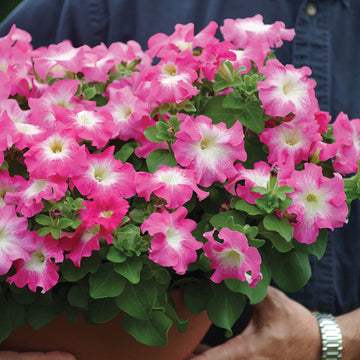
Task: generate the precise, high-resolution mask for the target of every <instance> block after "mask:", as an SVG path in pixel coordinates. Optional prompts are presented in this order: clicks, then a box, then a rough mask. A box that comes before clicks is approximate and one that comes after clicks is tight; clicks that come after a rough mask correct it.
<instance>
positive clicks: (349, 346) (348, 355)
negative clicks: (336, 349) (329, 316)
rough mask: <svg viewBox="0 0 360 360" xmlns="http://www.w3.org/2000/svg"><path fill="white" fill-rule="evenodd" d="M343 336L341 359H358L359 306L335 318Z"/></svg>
mask: <svg viewBox="0 0 360 360" xmlns="http://www.w3.org/2000/svg"><path fill="white" fill-rule="evenodd" d="M336 320H337V322H338V324H339V326H340V329H341V334H342V338H343V356H342V358H341V359H342V360H358V359H360V308H359V309H356V310H354V311H352V312H350V313H347V314H345V315H341V316H338V317H337V318H336Z"/></svg>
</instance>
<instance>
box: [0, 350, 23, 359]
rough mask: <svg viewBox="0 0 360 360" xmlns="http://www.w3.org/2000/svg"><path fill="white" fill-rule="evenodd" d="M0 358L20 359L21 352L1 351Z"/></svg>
mask: <svg viewBox="0 0 360 360" xmlns="http://www.w3.org/2000/svg"><path fill="white" fill-rule="evenodd" d="M0 360H19V353H17V352H15V351H0Z"/></svg>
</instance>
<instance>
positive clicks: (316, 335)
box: [0, 0, 360, 360]
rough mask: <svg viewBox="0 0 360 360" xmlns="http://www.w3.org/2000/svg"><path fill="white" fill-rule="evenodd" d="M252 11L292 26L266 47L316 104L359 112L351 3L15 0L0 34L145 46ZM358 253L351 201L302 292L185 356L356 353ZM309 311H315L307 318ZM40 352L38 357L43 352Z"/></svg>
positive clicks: (355, 15) (36, 42)
mask: <svg viewBox="0 0 360 360" xmlns="http://www.w3.org/2000/svg"><path fill="white" fill-rule="evenodd" d="M256 14H261V15H263V18H264V23H265V24H270V23H274V22H275V21H283V22H284V23H285V24H286V27H287V28H295V32H296V36H295V39H294V41H292V42H291V43H285V44H284V45H283V46H282V47H281V48H279V49H276V56H277V58H278V59H279V60H280V61H281V62H282V63H283V64H286V63H291V64H293V65H294V66H295V67H297V68H299V67H302V66H308V67H310V68H311V69H312V72H313V74H312V76H313V79H314V80H315V81H316V82H317V86H316V89H315V91H316V96H317V98H318V100H319V105H320V109H321V110H323V111H329V112H330V113H331V114H333V115H334V116H336V115H337V114H338V113H339V112H340V111H344V112H345V113H347V114H348V116H349V118H360V101H358V96H359V94H360V78H359V76H358V71H357V69H359V68H360V41H359V38H358V36H359V34H360V22H359V14H360V2H359V1H354V0H312V1H308V0H301V1H293V0H253V1H251V2H250V1H245V0H242V1H241V0H240V1H239V0H197V1H193V0H182V1H169V0H152V1H146V0H83V1H81V2H80V1H75V0H51V1H49V0H37V1H36V2H34V1H31V0H24V1H23V2H22V3H21V4H20V5H19V6H18V7H17V8H16V9H15V11H14V12H13V13H12V14H10V16H9V17H8V18H7V19H6V20H5V21H4V22H3V23H2V24H1V25H0V36H4V35H6V34H7V33H8V31H9V29H10V27H11V25H12V24H16V26H17V27H19V28H21V29H24V30H26V31H28V32H29V33H30V34H31V35H32V37H33V41H32V44H33V46H34V47H39V46H48V45H50V44H52V43H58V42H60V41H62V40H64V39H70V40H71V41H72V43H73V45H74V46H81V45H83V44H87V45H89V46H95V45H97V44H99V43H101V42H103V43H105V44H106V45H108V46H109V45H110V44H111V43H112V42H115V41H122V42H126V41H128V40H131V39H132V40H136V41H137V42H139V43H140V44H141V45H142V47H143V48H146V40H147V39H148V38H149V36H151V35H153V34H155V33H158V32H162V33H165V34H171V33H172V32H173V28H174V25H175V24H176V23H182V24H186V23H189V22H192V23H194V24H195V32H198V31H199V30H201V29H202V28H204V27H205V26H206V25H207V24H208V23H209V22H210V21H212V20H214V21H216V22H217V23H218V24H221V23H222V22H223V20H224V19H226V18H245V17H252V16H254V15H256ZM359 254H360V206H359V202H355V203H354V205H353V208H352V218H351V220H350V222H349V224H347V225H346V226H345V227H344V228H343V229H339V230H337V231H334V232H331V233H330V234H329V240H328V247H327V250H326V253H325V255H324V257H323V258H322V259H321V261H312V271H313V276H312V278H311V280H310V281H309V283H308V284H307V285H306V286H305V287H304V288H303V289H302V290H300V291H299V292H297V293H294V294H284V293H283V292H281V291H279V290H277V289H276V288H273V287H269V289H268V293H267V296H266V298H265V299H264V300H263V301H262V302H261V303H259V304H257V305H255V306H254V307H253V315H252V317H251V320H250V322H249V324H248V325H247V327H246V328H245V330H243V329H242V328H243V327H244V326H242V325H243V324H244V323H245V320H242V319H241V320H240V322H241V323H240V324H239V326H238V332H239V333H240V334H239V335H237V336H235V337H233V338H232V339H231V340H228V341H226V339H225V338H224V337H223V336H222V334H219V333H218V332H217V331H215V330H211V331H210V332H209V334H208V336H207V337H206V338H205V339H204V342H205V343H206V344H208V345H210V346H211V347H210V348H209V347H206V346H202V347H201V348H199V349H198V351H197V352H198V353H201V354H199V355H196V354H194V355H193V357H192V358H193V359H194V360H235V359H236V360H239V359H248V360H250V359H269V360H270V359H277V360H278V359H286V360H290V359H291V360H297V359H299V360H300V359H301V360H304V359H306V360H318V359H340V358H341V359H343V360H351V359H359V358H360V261H359V260H358V257H359ZM312 310H316V311H317V312H318V313H317V315H316V317H315V316H314V315H313V314H312V312H311V311H312ZM319 313H320V314H319ZM242 330H243V331H242ZM334 334H335V335H334ZM3 354H4V353H3ZM1 356H2V355H0V359H7V358H6V357H1ZM5 356H6V355H5ZM14 356H15V355H14ZM21 356H30V355H21ZM50 356H52V355H50V354H48V355H43V357H42V358H41V359H44V360H45V359H48V360H50V359H53V358H51V357H50ZM15 358H16V357H15ZM25 358H26V357H22V358H21V359H25ZM39 358H40V357H39ZM9 359H12V358H10V357H9ZM19 359H20V358H19ZM27 359H30V358H27ZM58 359H60V357H59V358H58ZM64 359H67V358H66V357H64ZM69 359H70V358H69Z"/></svg>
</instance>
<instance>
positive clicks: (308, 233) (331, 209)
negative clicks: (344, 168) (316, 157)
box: [286, 163, 348, 244]
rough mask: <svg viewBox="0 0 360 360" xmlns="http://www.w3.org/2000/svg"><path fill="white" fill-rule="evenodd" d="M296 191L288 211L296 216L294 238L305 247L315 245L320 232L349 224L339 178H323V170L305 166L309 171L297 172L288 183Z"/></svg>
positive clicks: (341, 182) (344, 196) (337, 176)
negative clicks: (305, 245)
mask: <svg viewBox="0 0 360 360" xmlns="http://www.w3.org/2000/svg"><path fill="white" fill-rule="evenodd" d="M286 183H287V185H290V186H291V187H292V188H293V189H294V190H295V191H294V192H293V193H291V194H289V195H288V196H290V197H291V198H292V200H293V202H292V204H291V205H290V206H289V208H288V209H287V211H288V213H290V214H291V213H293V214H295V215H296V222H295V223H292V225H293V227H294V238H295V239H296V240H298V241H299V242H301V243H306V244H311V243H313V242H314V241H315V240H316V238H317V236H318V234H319V229H323V228H328V229H331V230H333V229H334V228H336V227H341V226H343V224H344V223H346V222H347V220H346V216H347V213H348V207H347V205H346V203H345V198H346V195H345V193H344V182H343V181H342V178H341V177H340V175H339V174H335V176H334V177H333V178H327V177H324V176H323V175H322V168H321V167H320V166H317V165H314V164H311V163H305V169H304V170H302V171H294V172H293V173H292V175H291V176H290V178H289V179H288V180H287V181H286Z"/></svg>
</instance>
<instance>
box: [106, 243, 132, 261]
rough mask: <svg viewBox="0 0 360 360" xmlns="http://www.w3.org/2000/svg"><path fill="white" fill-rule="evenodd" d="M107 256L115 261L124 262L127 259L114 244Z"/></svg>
mask: <svg viewBox="0 0 360 360" xmlns="http://www.w3.org/2000/svg"><path fill="white" fill-rule="evenodd" d="M106 258H107V259H108V260H109V261H111V262H113V263H122V262H124V261H125V260H126V259H127V257H126V256H125V255H124V254H123V253H122V252H121V251H119V250H118V249H116V248H115V247H114V246H112V247H110V249H109V251H108V253H107V254H106Z"/></svg>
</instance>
